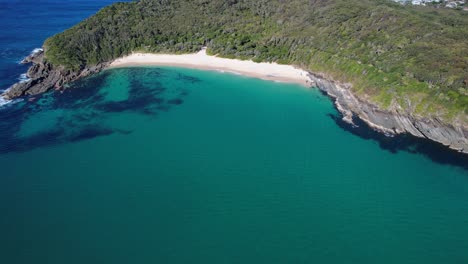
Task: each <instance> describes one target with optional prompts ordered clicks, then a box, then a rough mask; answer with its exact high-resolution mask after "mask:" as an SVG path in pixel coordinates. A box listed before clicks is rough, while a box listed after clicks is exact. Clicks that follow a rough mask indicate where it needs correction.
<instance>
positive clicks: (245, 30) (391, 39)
mask: <svg viewBox="0 0 468 264" xmlns="http://www.w3.org/2000/svg"><path fill="white" fill-rule="evenodd" d="M203 46H208V51H209V53H211V54H219V55H220V56H224V57H232V58H241V59H253V60H255V61H276V62H279V63H288V64H295V65H298V66H301V67H304V68H307V69H310V70H312V71H320V72H324V73H327V74H329V75H331V76H332V77H334V78H336V79H338V80H341V81H344V82H351V83H353V84H354V86H353V89H355V90H356V93H357V94H358V95H359V96H361V97H365V98H366V99H368V100H371V101H373V102H375V103H377V104H379V105H380V106H382V107H390V106H392V107H395V106H399V107H401V108H402V109H403V110H406V111H408V112H411V113H413V114H419V115H422V116H429V115H437V116H439V117H443V118H444V119H446V120H451V121H460V122H463V123H465V124H466V123H467V120H466V119H467V114H468V109H467V106H468V13H466V12H463V11H456V10H449V9H428V8H422V7H408V6H401V5H399V4H396V3H393V2H391V1H387V0H141V1H135V2H129V3H117V4H114V5H111V6H109V7H106V8H104V9H102V10H101V11H99V12H98V13H97V14H96V15H95V16H93V17H91V18H89V19H87V20H85V21H83V22H81V23H80V24H78V25H76V26H75V27H73V28H71V29H69V30H67V31H65V32H63V33H60V34H58V35H56V36H53V37H51V38H50V39H48V40H47V41H46V43H45V47H46V58H47V59H48V60H49V61H50V62H51V63H52V64H55V65H63V66H65V67H67V68H69V69H73V70H78V69H80V68H83V67H85V66H86V65H94V64H97V63H100V62H106V61H110V60H113V59H115V58H118V57H121V56H123V55H127V54H129V53H131V52H133V51H145V52H170V53H188V52H195V51H198V50H199V49H200V48H201V47H203Z"/></svg>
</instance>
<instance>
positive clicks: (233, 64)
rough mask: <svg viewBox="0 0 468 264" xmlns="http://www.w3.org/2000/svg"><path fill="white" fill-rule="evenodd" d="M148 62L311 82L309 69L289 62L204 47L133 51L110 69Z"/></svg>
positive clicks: (150, 63)
mask: <svg viewBox="0 0 468 264" xmlns="http://www.w3.org/2000/svg"><path fill="white" fill-rule="evenodd" d="M146 65H155V66H164V65H166V66H180V67H186V68H195V69H203V70H216V71H225V72H231V73H235V74H242V75H246V76H251V77H256V78H261V79H265V80H273V81H279V82H291V83H299V84H303V85H308V84H309V81H310V80H309V78H308V77H307V76H308V75H307V72H306V71H304V70H301V69H298V68H295V67H293V66H290V65H281V64H277V63H256V62H253V61H243V60H236V59H224V58H219V57H216V56H209V55H207V54H206V49H202V50H201V51H200V52H198V53H194V54H182V55H172V54H151V53H133V54H132V55H129V56H127V57H123V58H120V59H117V60H115V61H114V62H112V64H111V65H110V68H117V67H129V66H146Z"/></svg>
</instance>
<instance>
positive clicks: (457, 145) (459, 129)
mask: <svg viewBox="0 0 468 264" xmlns="http://www.w3.org/2000/svg"><path fill="white" fill-rule="evenodd" d="M309 77H310V79H311V81H312V84H313V85H315V86H317V87H318V88H319V89H320V90H322V91H323V92H325V93H326V94H327V95H328V96H330V97H331V98H333V100H334V101H335V105H336V108H337V109H338V111H340V112H341V114H342V115H343V120H344V121H346V122H347V123H350V124H353V117H358V118H359V119H361V120H362V121H364V122H365V123H366V124H367V125H369V126H370V127H371V128H373V129H375V130H377V131H379V132H381V133H384V134H387V135H397V134H404V133H408V134H411V135H413V136H416V137H420V138H427V139H429V140H432V141H435V142H439V143H441V144H443V145H445V146H447V147H449V148H451V149H453V150H456V151H459V152H462V153H468V128H467V127H466V126H462V125H459V126H455V125H448V124H445V123H443V122H442V121H441V120H439V119H437V118H434V119H429V118H416V117H413V116H411V115H409V114H407V113H402V112H401V110H400V111H399V109H391V110H386V111H384V110H381V109H379V107H378V106H376V105H373V104H371V103H369V102H366V101H363V100H360V99H359V98H357V97H356V96H354V95H353V93H352V92H351V87H352V85H351V84H343V83H339V82H336V81H333V80H332V79H331V78H329V77H327V76H325V75H323V74H317V73H310V72H309Z"/></svg>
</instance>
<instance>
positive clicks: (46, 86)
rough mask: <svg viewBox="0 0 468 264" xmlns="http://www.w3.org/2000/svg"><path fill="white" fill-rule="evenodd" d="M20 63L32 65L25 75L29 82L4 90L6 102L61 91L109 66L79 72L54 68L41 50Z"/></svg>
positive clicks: (102, 65) (99, 66) (100, 65)
mask: <svg viewBox="0 0 468 264" xmlns="http://www.w3.org/2000/svg"><path fill="white" fill-rule="evenodd" d="M22 63H24V64H29V63H31V64H32V66H31V67H30V68H29V70H28V72H27V73H26V76H27V77H28V78H29V80H27V81H22V82H18V83H16V84H14V85H13V86H12V87H10V88H9V89H8V90H6V91H5V92H4V94H2V96H3V97H4V98H5V99H7V100H8V99H13V98H16V97H20V96H24V95H36V94H41V93H44V92H47V91H49V90H51V89H61V88H62V87H63V85H64V84H65V83H68V82H72V81H75V80H78V79H80V78H82V77H85V76H88V75H90V74H93V73H97V72H99V71H101V70H102V69H104V68H106V67H107V66H108V65H109V63H102V64H99V65H96V66H92V67H86V68H83V69H81V70H79V71H71V70H66V69H65V68H64V67H54V66H53V65H51V64H50V63H48V62H47V61H46V60H45V58H44V51H43V50H42V49H41V50H38V51H36V52H33V53H32V54H31V55H29V56H28V57H26V58H25V59H24V60H23V61H22Z"/></svg>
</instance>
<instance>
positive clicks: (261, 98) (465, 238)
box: [0, 0, 468, 264]
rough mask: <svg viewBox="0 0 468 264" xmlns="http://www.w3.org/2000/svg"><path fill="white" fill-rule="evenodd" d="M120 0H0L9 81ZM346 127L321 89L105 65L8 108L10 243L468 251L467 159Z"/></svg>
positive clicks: (104, 253)
mask: <svg viewBox="0 0 468 264" xmlns="http://www.w3.org/2000/svg"><path fill="white" fill-rule="evenodd" d="M112 2H114V1H110V0H105V1H92V0H72V1H66V2H64V1H52V0H46V1H32V0H26V1H4V0H0V23H1V24H2V28H3V30H2V31H0V90H4V89H6V88H8V87H9V86H10V85H12V84H14V83H15V82H17V81H21V80H24V79H25V78H27V77H26V76H25V75H24V73H25V72H26V71H27V65H21V64H19V62H20V61H21V60H22V59H23V58H24V57H25V56H27V55H28V54H29V53H31V52H33V51H34V49H36V48H40V47H41V45H42V43H43V41H44V40H45V39H46V38H47V37H49V36H51V35H53V34H57V33H59V32H61V31H63V30H65V29H66V28H68V27H70V26H73V25H74V24H76V23H78V22H79V21H81V20H82V19H84V18H86V17H88V16H90V15H92V14H93V13H95V12H97V11H98V10H99V9H100V8H102V7H103V6H105V5H107V4H110V3H112ZM356 124H357V126H350V125H349V124H347V123H344V122H343V121H342V120H341V115H340V114H339V113H338V112H337V110H336V109H335V108H334V106H333V102H332V100H330V98H328V97H327V96H326V95H324V94H322V93H321V92H320V91H319V90H318V89H314V88H307V87H303V86H301V85H297V84H287V83H278V82H272V81H265V80H260V79H255V78H249V77H245V76H241V75H236V74H230V73H223V72H216V71H203V70H195V69H186V68H179V67H149V66H148V67H132V68H119V69H111V70H106V71H103V72H101V73H99V74H96V75H94V76H92V77H89V78H85V79H82V80H79V81H77V82H75V83H72V84H70V88H69V89H66V90H65V91H64V92H63V93H58V92H49V93H45V94H43V95H38V96H34V98H33V100H31V102H29V101H28V100H23V101H17V102H16V103H13V104H9V105H4V106H3V107H0V168H1V173H0V211H1V216H0V234H1V236H2V239H0V259H1V261H2V263H9V264H10V263H14V264H17V263H18V264H29V263H38V264H55V263H56V264H62V263H69V264H73V263H77V264H78V263H80V264H81V263H90V264H93V263H122V264H123V263H363V264H365V263H372V264H373V263H415V264H416V263H425V264H432V263H433V264H436V263H437V264H438V263H454V264H458V263H468V251H467V248H468V158H467V155H463V154H459V153H456V152H455V151H451V150H448V149H447V148H445V147H444V146H442V145H440V144H436V143H433V142H430V141H428V140H424V139H416V138H414V137H410V136H396V137H392V138H390V137H386V136H385V135H382V134H380V133H377V132H375V131H373V130H371V129H369V128H368V127H367V126H366V125H365V124H363V123H362V122H359V120H356Z"/></svg>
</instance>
